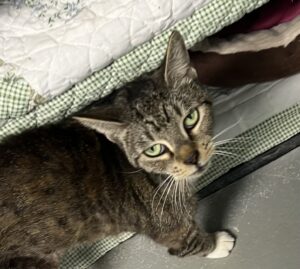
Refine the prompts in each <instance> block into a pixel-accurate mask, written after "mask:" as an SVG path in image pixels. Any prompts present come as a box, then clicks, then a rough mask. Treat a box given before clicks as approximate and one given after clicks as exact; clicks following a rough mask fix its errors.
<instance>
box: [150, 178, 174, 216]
mask: <svg viewBox="0 0 300 269" xmlns="http://www.w3.org/2000/svg"><path fill="white" fill-rule="evenodd" d="M170 177H171V175H169V176H167V177H166V178H165V179H164V181H163V182H162V183H160V184H159V185H158V187H157V188H156V191H155V193H154V195H153V198H152V203H151V208H152V211H153V205H154V200H155V197H156V195H157V194H158V192H159V190H160V189H161V188H162V187H163V186H164V185H165V184H166V182H167V181H168V179H169V178H170Z"/></svg>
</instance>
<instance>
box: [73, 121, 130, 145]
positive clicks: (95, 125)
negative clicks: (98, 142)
mask: <svg viewBox="0 0 300 269" xmlns="http://www.w3.org/2000/svg"><path fill="white" fill-rule="evenodd" d="M73 119H76V120H77V121H79V122H80V123H81V124H83V125H84V126H86V127H88V128H91V129H94V130H96V131H97V132H99V133H101V134H103V135H105V136H106V138H107V139H108V140H110V141H111V142H113V143H116V144H120V143H121V144H122V140H123V137H124V134H125V131H126V127H127V125H126V124H125V123H120V122H117V121H110V120H100V119H97V118H90V117H85V116H75V117H73Z"/></svg>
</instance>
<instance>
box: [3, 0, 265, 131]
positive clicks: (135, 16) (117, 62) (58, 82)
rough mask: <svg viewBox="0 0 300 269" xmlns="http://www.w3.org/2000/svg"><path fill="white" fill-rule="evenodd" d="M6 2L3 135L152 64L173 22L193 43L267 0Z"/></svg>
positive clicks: (74, 105)
mask: <svg viewBox="0 0 300 269" xmlns="http://www.w3.org/2000/svg"><path fill="white" fill-rule="evenodd" d="M9 2H14V3H15V5H7V4H6V5H2V6H1V8H0V37H1V38H0V59H1V62H0V119H3V120H5V124H4V126H3V127H2V129H1V130H0V137H1V136H2V137H4V136H5V135H8V134H10V133H14V132H17V131H21V130H24V129H25V128H31V127H33V126H37V125H41V124H44V123H46V122H49V121H50V120H51V121H53V120H58V119H60V118H62V117H63V116H66V115H69V114H70V113H72V112H74V111H77V110H78V109H80V108H81V107H82V106H84V105H86V104H88V103H89V102H91V101H93V100H95V99H97V98H99V97H101V96H102V95H104V94H106V93H109V91H111V90H112V88H115V87H118V86H120V85H121V84H124V83H125V82H127V81H129V80H132V79H133V78H134V77H136V76H138V75H140V74H141V73H142V72H146V71H149V70H152V69H154V68H156V67H157V66H158V65H159V63H160V61H161V60H162V57H163V54H164V49H165V46H166V40H167V38H168V35H169V33H170V28H171V27H176V29H178V30H180V31H181V32H182V34H183V36H184V37H185V39H186V42H187V45H188V46H189V47H190V46H191V45H193V44H194V43H195V42H197V41H199V40H201V39H202V38H204V37H205V36H206V35H209V34H212V33H214V32H216V31H217V30H219V29H221V28H222V27H224V26H225V25H227V24H229V23H231V22H233V21H235V20H237V19H238V18H240V17H241V16H242V15H244V14H245V13H246V12H249V11H251V10H252V9H254V8H256V7H259V6H260V5H262V4H263V3H264V2H267V0H255V1H248V0H247V1H239V2H236V1H233V0H231V1H225V0H187V1H185V0H167V1H159V0H152V1H145V0H122V1H106V0H97V1H96V0H81V1H79V0H61V1H53V0H25V2H23V1H20V0H19V1H9ZM121 56H123V57H121ZM103 67H106V68H105V69H102V71H97V72H94V71H96V70H99V69H101V68H103ZM93 72H94V73H93ZM91 73H93V75H92V76H89V75H90V74H91ZM86 77H87V78H86ZM84 78H86V79H85V80H84ZM79 81H80V82H79ZM77 82H78V83H77ZM76 83H77V84H76ZM74 85H75V86H74ZM70 88H71V89H70ZM75 88H76V89H75ZM66 90H67V91H66ZM57 95H60V98H58V99H56V98H53V97H55V96H57ZM49 100H51V101H50V102H49ZM44 103H46V104H47V105H46V106H44V105H41V104H44ZM40 109H42V110H43V111H41V110H40ZM29 111H32V113H29V114H27V113H28V112H29ZM28 117H30V119H29V118H28ZM25 118H26V119H27V120H25Z"/></svg>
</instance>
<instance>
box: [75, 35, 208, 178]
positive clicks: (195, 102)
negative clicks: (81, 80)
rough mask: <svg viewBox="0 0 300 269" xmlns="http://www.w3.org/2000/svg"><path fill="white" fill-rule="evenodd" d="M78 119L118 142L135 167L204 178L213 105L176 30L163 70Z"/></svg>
mask: <svg viewBox="0 0 300 269" xmlns="http://www.w3.org/2000/svg"><path fill="white" fill-rule="evenodd" d="M77 119H78V120H79V121H80V122H81V123H82V124H84V125H86V126H88V127H90V128H93V129H95V130H97V131H98V132H100V133H102V134H104V135H105V136H106V137H107V138H108V139H109V140H111V141H112V142H114V143H116V144H118V145H119V146H120V147H121V148H122V149H123V151H124V152H125V154H126V155H127V158H128V160H129V161H130V162H131V164H132V165H133V166H135V167H138V168H142V169H144V170H145V171H147V172H151V173H158V174H166V175H171V176H173V177H174V178H175V180H180V179H186V178H188V179H192V178H196V177H199V176H200V175H201V174H202V173H203V171H204V170H205V169H206V167H207V165H208V163H209V160H210V158H211V156H212V153H213V150H214V146H213V143H212V107H211V102H210V100H209V98H208V96H207V94H206V92H205V91H204V90H203V89H202V88H201V86H200V85H199V83H198V82H197V74H196V71H195V69H194V68H193V67H192V66H191V64H190V59H189V55H188V52H187V50H186V47H185V44H184V41H183V39H182V37H181V35H180V34H179V33H178V32H173V33H172V35H171V37H170V39H169V44H168V48H167V53H166V57H165V61H164V63H163V65H162V67H161V68H160V69H158V70H157V71H155V72H154V73H152V74H150V75H145V76H143V77H142V78H140V79H138V80H136V81H134V82H132V83H129V84H127V85H126V86H124V87H122V88H121V89H119V90H118V91H115V92H114V93H113V94H112V95H111V96H109V97H107V98H106V99H104V100H102V101H100V102H98V104H96V105H93V106H91V108H90V109H88V111H87V112H86V113H85V115H83V116H81V117H77Z"/></svg>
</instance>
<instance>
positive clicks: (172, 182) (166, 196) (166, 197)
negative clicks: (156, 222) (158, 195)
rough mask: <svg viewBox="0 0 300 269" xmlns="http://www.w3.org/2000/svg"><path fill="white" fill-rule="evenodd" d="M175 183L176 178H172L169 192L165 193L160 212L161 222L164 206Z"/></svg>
mask: <svg viewBox="0 0 300 269" xmlns="http://www.w3.org/2000/svg"><path fill="white" fill-rule="evenodd" d="M173 184H174V179H173V178H172V180H171V184H169V187H168V191H167V193H166V195H165V200H164V202H163V205H162V209H161V213H160V222H161V219H162V216H163V213H164V207H165V204H166V201H167V199H168V195H169V192H170V190H171V188H172V186H173Z"/></svg>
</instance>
